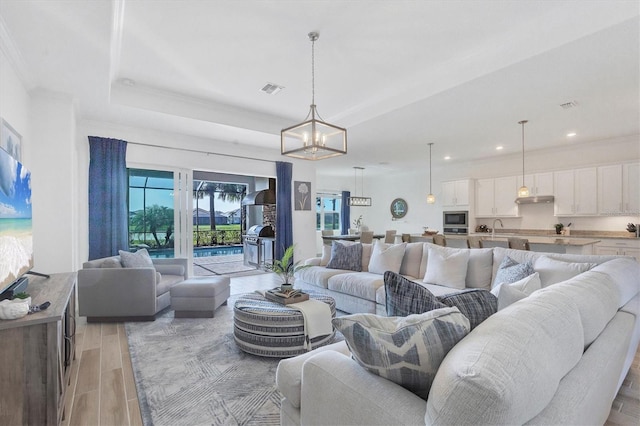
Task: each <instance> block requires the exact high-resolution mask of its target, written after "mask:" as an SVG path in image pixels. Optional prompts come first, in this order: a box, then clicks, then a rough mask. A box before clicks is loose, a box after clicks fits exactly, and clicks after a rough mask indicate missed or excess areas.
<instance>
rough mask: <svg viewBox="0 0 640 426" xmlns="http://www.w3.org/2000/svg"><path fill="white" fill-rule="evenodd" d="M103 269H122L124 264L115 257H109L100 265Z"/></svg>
mask: <svg viewBox="0 0 640 426" xmlns="http://www.w3.org/2000/svg"><path fill="white" fill-rule="evenodd" d="M100 267H101V268H122V263H120V261H119V260H118V259H117V258H115V257H108V258H106V259H105V260H104V262H102V264H101V265H100Z"/></svg>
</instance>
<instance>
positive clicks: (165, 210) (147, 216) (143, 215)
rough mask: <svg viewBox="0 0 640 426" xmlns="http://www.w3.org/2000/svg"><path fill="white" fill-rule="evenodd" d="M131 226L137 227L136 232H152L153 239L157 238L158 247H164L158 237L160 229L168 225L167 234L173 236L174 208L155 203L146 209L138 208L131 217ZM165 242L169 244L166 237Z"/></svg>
mask: <svg viewBox="0 0 640 426" xmlns="http://www.w3.org/2000/svg"><path fill="white" fill-rule="evenodd" d="M131 226H132V227H134V228H135V229H136V232H143V233H147V232H150V233H151V235H153V239H154V240H156V245H157V247H163V244H162V243H161V242H160V239H159V238H158V230H159V229H161V228H163V227H166V235H168V236H169V237H170V236H171V234H172V233H173V209H171V208H169V207H166V206H159V205H157V204H154V205H152V206H148V207H146V208H145V209H144V210H138V211H137V212H136V213H135V215H134V216H133V217H132V218H131ZM165 242H166V244H167V245H168V244H169V239H168V238H165Z"/></svg>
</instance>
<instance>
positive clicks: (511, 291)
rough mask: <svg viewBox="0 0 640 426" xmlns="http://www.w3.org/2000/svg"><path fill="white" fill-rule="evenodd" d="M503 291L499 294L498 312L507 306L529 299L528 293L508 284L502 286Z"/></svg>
mask: <svg viewBox="0 0 640 426" xmlns="http://www.w3.org/2000/svg"><path fill="white" fill-rule="evenodd" d="M500 287H501V288H502V287H503V288H502V289H501V290H500V293H499V294H498V310H499V311H501V310H503V309H504V308H506V307H507V306H509V305H511V304H513V303H516V302H517V301H518V300H522V299H525V298H527V297H529V295H528V294H527V293H525V292H524V291H522V290H520V289H518V288H517V287H512V286H510V285H508V284H503V285H501V286H500Z"/></svg>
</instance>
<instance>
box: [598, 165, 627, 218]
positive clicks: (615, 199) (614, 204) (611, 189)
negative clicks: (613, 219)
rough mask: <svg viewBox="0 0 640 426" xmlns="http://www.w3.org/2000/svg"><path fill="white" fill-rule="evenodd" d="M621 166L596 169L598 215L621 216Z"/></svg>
mask: <svg viewBox="0 0 640 426" xmlns="http://www.w3.org/2000/svg"><path fill="white" fill-rule="evenodd" d="M623 211H624V206H623V203H622V164H616V165H613V166H602V167H598V213H599V214H601V215H607V214H621V213H622V212H623Z"/></svg>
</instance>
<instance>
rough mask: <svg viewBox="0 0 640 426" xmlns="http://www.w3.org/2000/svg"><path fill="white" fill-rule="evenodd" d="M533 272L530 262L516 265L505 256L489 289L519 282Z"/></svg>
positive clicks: (516, 263)
mask: <svg viewBox="0 0 640 426" xmlns="http://www.w3.org/2000/svg"><path fill="white" fill-rule="evenodd" d="M534 272H535V271H534V270H533V266H532V265H531V262H526V263H518V262H516V261H515V260H513V259H512V258H510V257H509V256H505V257H504V259H502V262H501V263H500V267H499V268H498V271H497V272H496V277H495V279H494V280H493V285H492V286H491V287H492V288H493V287H496V286H497V285H499V284H501V283H514V282H516V281H520V280H521V279H523V278H525V277H528V276H529V275H531V274H533V273H534Z"/></svg>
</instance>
